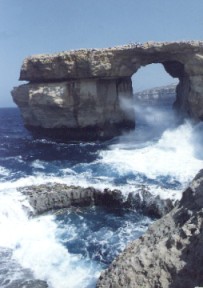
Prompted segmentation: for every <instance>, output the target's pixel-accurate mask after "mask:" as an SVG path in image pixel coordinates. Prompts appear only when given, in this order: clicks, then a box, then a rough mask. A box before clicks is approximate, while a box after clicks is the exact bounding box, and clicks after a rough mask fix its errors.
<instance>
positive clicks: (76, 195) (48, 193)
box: [18, 183, 174, 217]
mask: <svg viewBox="0 0 203 288" xmlns="http://www.w3.org/2000/svg"><path fill="white" fill-rule="evenodd" d="M18 190H19V191H20V192H21V193H23V194H24V195H26V197H27V199H28V201H29V204H30V206H31V207H32V208H33V210H34V211H33V212H34V215H39V214H42V213H44V212H47V211H50V210H56V209H61V208H70V207H71V206H79V207H85V206H92V205H96V206H104V207H116V208H133V209H137V210H140V211H141V212H142V213H144V214H147V215H150V216H155V217H161V216H163V215H165V214H166V213H168V212H169V211H170V210H171V209H172V208H173V206H174V204H173V202H172V201H171V200H170V199H165V200H163V199H161V198H160V197H159V196H156V197H155V196H153V195H152V194H151V193H150V192H149V191H147V189H146V187H144V186H141V187H140V188H139V189H136V190H137V191H136V192H134V193H132V192H131V193H129V194H128V197H127V198H125V197H123V195H122V192H121V191H120V190H110V189H104V191H101V190H98V189H95V188H93V187H88V188H82V187H79V186H67V185H65V184H60V183H47V184H42V185H32V186H26V187H21V188H19V189H18Z"/></svg>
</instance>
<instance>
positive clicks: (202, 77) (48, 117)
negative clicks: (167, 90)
mask: <svg viewBox="0 0 203 288" xmlns="http://www.w3.org/2000/svg"><path fill="white" fill-rule="evenodd" d="M152 63H161V64H163V66H164V68H165V70H166V72H168V73H169V74H170V75H171V76H172V77H177V78H179V84H178V87H177V99H176V103H175V107H176V109H177V111H179V113H181V114H184V115H186V116H189V117H192V118H194V119H196V120H202V119H203V42H200V41H190V42H165V43H156V42H147V43H144V44H138V43H135V44H130V45H126V46H120V47H113V48H106V49H81V50H77V51H67V52H61V53H56V54H51V55H35V56H31V57H28V58H26V59H25V60H24V62H23V65H22V68H21V73H20V80H25V81H29V83H28V84H24V85H21V86H19V87H15V88H14V89H13V91H12V96H13V99H14V101H15V103H16V104H17V105H18V106H19V108H20V110H21V113H22V116H23V118H24V122H25V126H26V127H27V128H28V129H30V130H31V131H32V132H33V133H37V134H40V133H41V134H42V135H44V136H46V135H49V136H51V137H54V136H55V137H63V138H66V139H67V140H70V139H74V140H81V139H82V140H96V139H108V138H111V137H113V136H116V135H119V134H120V133H121V132H122V130H128V129H133V128H134V127H135V118H134V114H133V111H132V109H131V108H130V107H127V108H126V107H125V109H123V108H122V107H121V104H120V101H119V99H120V98H121V97H122V99H124V100H125V99H131V98H132V81H131V76H132V75H133V74H134V73H136V72H137V70H138V69H139V68H140V67H142V66H146V65H148V64H152Z"/></svg>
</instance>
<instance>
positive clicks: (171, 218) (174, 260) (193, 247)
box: [97, 170, 203, 288]
mask: <svg viewBox="0 0 203 288" xmlns="http://www.w3.org/2000/svg"><path fill="white" fill-rule="evenodd" d="M202 246H203V170H201V171H200V172H199V173H198V175H197V176H196V177H195V178H194V180H193V181H192V183H191V184H190V186H189V187H188V188H187V189H186V190H185V191H184V193H183V197H182V199H181V201H180V203H179V205H177V206H176V207H175V208H174V209H173V210H172V211H171V212H169V213H168V214H167V215H165V216H164V217H163V218H161V219H160V220H157V221H156V222H154V224H152V225H151V226H150V227H149V229H148V231H147V232H146V234H144V235H143V236H141V237H140V238H139V239H138V240H135V241H134V242H132V243H131V244H130V245H129V246H128V247H127V248H126V249H125V250H124V251H123V252H122V253H121V254H120V255H119V256H118V258H117V259H115V260H114V261H113V262H112V264H111V265H110V267H109V268H108V269H107V270H106V271H103V272H102V274H101V276H100V278H99V280H98V283H97V288H101V287H105V288H107V287H112V288H114V287H116V288H119V287H128V288H135V287H136V288H138V287H140V288H141V287H145V288H154V287H157V288H158V287H160V288H192V287H195V286H203V265H202V263H203V249H202Z"/></svg>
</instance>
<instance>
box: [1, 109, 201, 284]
mask: <svg viewBox="0 0 203 288" xmlns="http://www.w3.org/2000/svg"><path fill="white" fill-rule="evenodd" d="M134 109H135V113H136V123H137V124H136V129H135V130H134V131H131V132H128V133H124V134H123V135H121V136H120V137H116V138H114V139H112V140H109V141H106V142H99V141H97V142H88V143H87V142H86V143H83V142H67V141H66V142H65V141H59V142H55V141H53V140H51V139H45V138H40V139H36V138H34V137H33V136H32V135H31V134H30V133H29V132H28V131H27V130H26V129H25V128H24V126H23V121H22V119H21V115H20V112H19V110H18V109H17V108H1V109H0V287H2V288H4V287H5V288H17V287H26V286H23V285H24V284H23V283H25V281H27V280H33V281H35V280H36V281H37V280H43V281H46V282H47V284H48V286H49V287H51V288H94V287H96V282H97V279H98V277H99V275H100V273H101V271H102V270H103V269H105V268H107V267H108V265H109V264H110V263H111V262H112V260H113V259H114V258H115V257H116V256H117V255H118V254H119V253H120V252H121V251H122V250H123V249H124V248H125V247H126V245H127V244H128V243H129V242H130V241H132V240H134V239H137V238H138V237H140V236H141V235H142V234H143V233H144V232H145V231H146V230H147V228H148V226H149V225H151V223H153V221H154V220H155V219H152V218H150V217H149V216H146V215H144V214H143V213H142V211H136V210H133V209H131V210H126V209H118V208H104V207H83V208H79V207H73V208H71V209H62V210H57V211H52V212H49V213H45V214H43V215H40V216H38V217H31V216H30V215H31V214H30V211H31V210H32V208H31V207H30V206H29V203H28V200H27V199H26V197H25V196H24V195H22V194H21V193H20V192H19V190H18V188H20V187H24V186H29V185H38V184H44V183H48V182H49V183H65V184H67V185H76V186H82V187H89V186H92V187H95V188H98V189H101V190H102V189H104V188H109V189H119V190H121V191H122V194H123V197H127V195H128V193H129V192H136V191H138V190H139V187H140V185H142V186H143V185H144V186H145V187H146V188H147V189H148V190H149V191H150V192H151V193H152V194H153V195H155V196H156V195H159V196H160V197H162V198H164V199H166V198H171V199H172V200H173V201H176V200H178V199H180V198H181V195H182V191H183V190H184V189H185V188H186V187H187V185H188V184H189V182H190V181H191V180H192V179H193V177H194V176H195V174H196V173H197V172H198V171H199V170H200V169H201V168H202V167H203V151H202V143H203V136H202V135H203V133H202V131H203V127H202V124H201V123H199V124H198V123H192V122H191V121H189V120H181V121H180V119H177V117H176V116H175V114H174V112H173V109H172V105H162V107H161V106H157V107H151V106H143V107H142V106H139V107H138V106H136V105H135V107H134ZM33 283H34V282H33ZM36 283H37V282H36ZM29 287H30V286H29ZM36 287H37V286H36Z"/></svg>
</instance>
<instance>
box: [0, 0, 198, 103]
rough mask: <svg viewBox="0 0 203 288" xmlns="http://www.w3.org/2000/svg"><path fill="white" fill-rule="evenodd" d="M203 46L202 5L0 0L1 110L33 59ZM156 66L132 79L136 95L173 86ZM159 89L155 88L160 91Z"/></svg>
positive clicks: (193, 0)
mask: <svg viewBox="0 0 203 288" xmlns="http://www.w3.org/2000/svg"><path fill="white" fill-rule="evenodd" d="M179 40H203V0H98V1H97V0H60V1H59V0H0V76H1V81H0V107H11V106H14V103H13V101H12V97H11V95H10V91H11V90H12V88H13V87H14V86H18V85H20V84H23V83H21V82H19V81H18V78H19V73H20V68H21V65H22V61H23V59H24V58H25V57H27V56H30V55H33V54H39V53H40V54H41V53H54V52H60V51H65V50H70V49H80V48H104V47H112V46H116V45H124V44H129V43H134V42H141V43H142V42H147V41H179ZM173 81H174V80H173V78H171V77H170V76H169V75H168V74H167V73H166V72H165V71H164V69H163V68H162V66H161V65H155V64H154V65H149V66H147V67H145V68H142V69H140V71H138V72H137V73H136V74H135V75H134V77H133V87H134V89H135V91H138V90H142V89H145V88H149V87H156V86H162V85H164V84H169V83H173ZM159 84H160V85H159Z"/></svg>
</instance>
